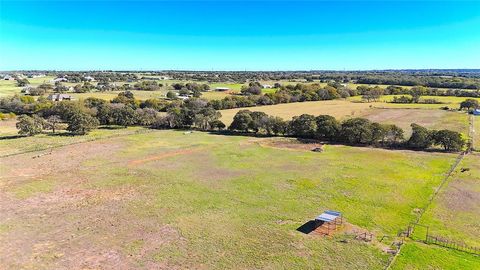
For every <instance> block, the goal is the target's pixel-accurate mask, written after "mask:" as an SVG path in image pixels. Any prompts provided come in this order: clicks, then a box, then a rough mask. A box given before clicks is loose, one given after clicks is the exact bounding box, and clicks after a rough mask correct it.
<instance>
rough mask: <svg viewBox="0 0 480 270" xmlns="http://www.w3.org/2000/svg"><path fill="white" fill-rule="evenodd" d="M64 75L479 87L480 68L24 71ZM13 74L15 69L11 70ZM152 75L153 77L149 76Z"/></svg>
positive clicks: (74, 79)
mask: <svg viewBox="0 0 480 270" xmlns="http://www.w3.org/2000/svg"><path fill="white" fill-rule="evenodd" d="M23 73H25V74H34V73H42V74H46V75H49V76H57V77H64V78H66V79H67V80H68V81H69V82H76V83H79V82H82V81H85V77H87V76H89V77H93V78H95V80H97V81H101V82H122V81H129V82H130V81H137V80H139V79H141V78H142V77H143V78H144V79H149V78H151V79H155V78H153V77H151V76H165V77H168V78H171V79H175V80H186V81H202V82H235V83H247V82H252V81H279V80H282V81H284V80H287V81H299V80H306V81H311V82H313V81H319V82H330V81H336V82H340V83H361V84H386V85H402V86H426V87H438V88H457V89H474V90H476V89H480V70H462V69H459V70H383V71H270V72H267V71H149V72H142V73H143V74H146V75H147V76H144V75H142V76H140V75H139V74H140V73H138V72H135V71H82V72H78V71H76V72H73V71H43V72H42V71H24V72H23ZM12 74H14V73H12ZM149 76H150V77H149Z"/></svg>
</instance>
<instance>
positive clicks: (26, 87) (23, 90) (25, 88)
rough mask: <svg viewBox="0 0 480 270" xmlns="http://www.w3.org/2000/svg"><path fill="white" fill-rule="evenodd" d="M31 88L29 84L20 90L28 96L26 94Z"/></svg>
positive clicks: (28, 93)
mask: <svg viewBox="0 0 480 270" xmlns="http://www.w3.org/2000/svg"><path fill="white" fill-rule="evenodd" d="M32 89H33V87H32V86H31V85H27V86H25V87H23V89H22V91H21V92H22V93H24V94H25V95H27V96H28V95H30V91H31V90H32Z"/></svg>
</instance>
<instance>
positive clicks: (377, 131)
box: [370, 123, 389, 144]
mask: <svg viewBox="0 0 480 270" xmlns="http://www.w3.org/2000/svg"><path fill="white" fill-rule="evenodd" d="M370 128H371V130H372V137H371V139H370V143H371V144H376V143H381V144H385V141H386V137H387V134H388V128H389V127H388V125H383V124H380V123H372V124H371V126H370Z"/></svg>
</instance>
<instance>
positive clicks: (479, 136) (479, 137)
mask: <svg viewBox="0 0 480 270" xmlns="http://www.w3.org/2000/svg"><path fill="white" fill-rule="evenodd" d="M473 128H474V133H473V145H474V147H475V150H477V151H480V116H474V117H473Z"/></svg>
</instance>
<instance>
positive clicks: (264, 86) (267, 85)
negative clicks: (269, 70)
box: [262, 84, 273, 89]
mask: <svg viewBox="0 0 480 270" xmlns="http://www.w3.org/2000/svg"><path fill="white" fill-rule="evenodd" d="M262 88H264V89H267V88H268V89H270V88H273V86H271V85H270V84H262Z"/></svg>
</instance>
